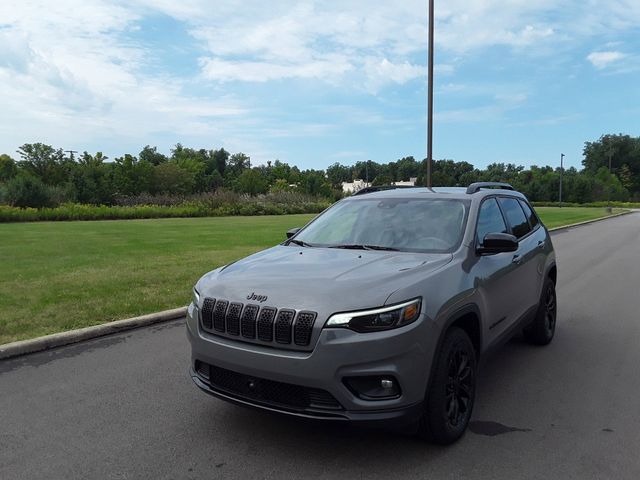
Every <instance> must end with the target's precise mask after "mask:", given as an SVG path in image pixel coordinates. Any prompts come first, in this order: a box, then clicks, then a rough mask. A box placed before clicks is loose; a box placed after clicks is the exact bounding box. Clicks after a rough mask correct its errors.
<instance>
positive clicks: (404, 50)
mask: <svg viewBox="0 0 640 480" xmlns="http://www.w3.org/2000/svg"><path fill="white" fill-rule="evenodd" d="M435 8H436V15H435V28H436V30H435V32H436V33H435V35H436V47H435V80H434V92H435V93H434V95H435V100H434V109H435V120H434V158H436V159H440V158H448V159H453V160H456V161H467V162H470V163H473V164H474V165H475V166H477V167H479V168H482V167H485V166H486V165H488V164H489V163H492V162H511V163H516V164H519V165H524V166H530V165H532V164H536V165H546V164H550V165H557V164H558V163H559V159H560V154H561V153H564V154H565V155H566V158H565V165H567V166H576V167H580V164H581V163H580V162H581V160H582V148H583V145H584V142H585V141H595V140H597V139H598V138H599V137H600V135H602V134H605V133H626V134H630V135H635V136H638V135H640V81H638V78H639V76H640V1H638V0H535V1H532V0H501V1H498V0H447V1H446V2H445V1H443V0H436V6H435ZM426 39H427V2H426V0H423V1H417V0H401V1H396V2H391V1H387V0H324V1H304V0H300V1H292V0H290V1H282V0H270V1H268V2H265V1H263V0H261V1H254V0H242V1H240V0H179V1H176V0H126V1H119V0H111V1H107V0H56V1H49V0H42V1H37V0H19V1H14V0H2V1H1V2H0V153H8V154H10V155H11V156H13V157H14V158H18V155H17V153H16V149H17V148H18V147H19V146H20V145H22V144H23V143H30V142H44V143H48V144H51V145H53V146H55V147H61V148H63V149H65V150H77V151H80V152H82V151H84V150H87V151H89V152H92V153H93V152H96V151H102V152H103V153H105V154H106V155H108V156H109V157H110V158H112V159H113V158H115V157H117V156H121V155H122V154H124V153H134V154H135V153H137V152H139V151H140V150H141V149H142V147H144V146H145V145H147V144H148V145H152V146H157V147H158V149H159V151H161V152H164V153H169V152H170V149H171V148H172V147H173V146H174V145H175V144H176V143H178V142H180V143H182V144H183V145H186V146H191V147H194V148H207V149H211V148H220V147H224V148H225V149H227V150H229V151H231V152H240V151H241V152H244V153H246V154H247V155H249V156H250V157H251V159H252V164H254V165H258V164H264V163H266V162H267V161H269V160H275V159H280V160H281V161H285V162H288V163H290V164H295V165H298V166H299V167H301V168H316V169H323V168H326V167H327V166H328V165H330V164H332V163H335V162H340V163H342V164H346V165H349V164H353V163H355V162H357V161H362V160H374V161H377V162H389V161H393V160H396V159H398V158H401V157H404V156H408V155H413V156H414V157H416V158H417V159H422V158H424V157H425V156H426V91H427V84H426V73H427V68H426V62H427V48H426V44H427V41H426Z"/></svg>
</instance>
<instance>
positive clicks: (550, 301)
mask: <svg viewBox="0 0 640 480" xmlns="http://www.w3.org/2000/svg"><path fill="white" fill-rule="evenodd" d="M557 311H558V302H557V297H556V285H555V283H554V282H553V280H552V279H551V278H549V277H547V279H546V280H545V282H544V285H543V286H542V295H541V296H540V303H539V305H538V310H537V311H536V318H535V319H534V320H533V322H531V324H530V325H529V326H527V327H526V328H525V329H524V330H523V332H522V333H523V334H524V338H525V340H526V341H527V342H529V343H532V344H534V345H548V344H549V343H550V342H551V340H553V336H554V335H555V332H556V319H557Z"/></svg>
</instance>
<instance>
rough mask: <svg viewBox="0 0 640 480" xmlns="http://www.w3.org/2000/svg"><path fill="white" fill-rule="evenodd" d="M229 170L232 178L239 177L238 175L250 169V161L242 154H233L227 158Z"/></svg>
mask: <svg viewBox="0 0 640 480" xmlns="http://www.w3.org/2000/svg"><path fill="white" fill-rule="evenodd" d="M228 167H229V170H231V174H232V175H233V176H234V177H238V176H240V174H241V173H242V172H243V171H244V170H246V169H249V168H251V159H250V158H249V157H248V156H247V155H245V154H244V153H234V154H233V155H231V157H229V165H228Z"/></svg>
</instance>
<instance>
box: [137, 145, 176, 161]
mask: <svg viewBox="0 0 640 480" xmlns="http://www.w3.org/2000/svg"><path fill="white" fill-rule="evenodd" d="M138 158H139V159H140V160H141V161H143V162H144V161H146V162H149V163H150V164H152V165H160V164H161V163H165V162H167V161H168V160H169V159H168V158H167V156H166V155H163V154H162V153H159V152H158V149H157V148H156V147H150V146H149V145H146V146H145V147H144V148H143V149H142V151H141V152H140V154H139V155H138Z"/></svg>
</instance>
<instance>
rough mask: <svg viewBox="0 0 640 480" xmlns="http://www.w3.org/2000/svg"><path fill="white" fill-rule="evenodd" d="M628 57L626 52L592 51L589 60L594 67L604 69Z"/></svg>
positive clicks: (588, 56)
mask: <svg viewBox="0 0 640 480" xmlns="http://www.w3.org/2000/svg"><path fill="white" fill-rule="evenodd" d="M626 57H627V55H626V54H624V53H622V52H618V51H606V52H591V53H590V54H589V55H587V60H589V61H590V62H591V64H592V65H593V66H594V67H596V68H597V69H599V70H602V69H604V68H606V67H608V66H610V65H611V64H614V63H616V62H618V61H620V60H622V59H623V58H626Z"/></svg>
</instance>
